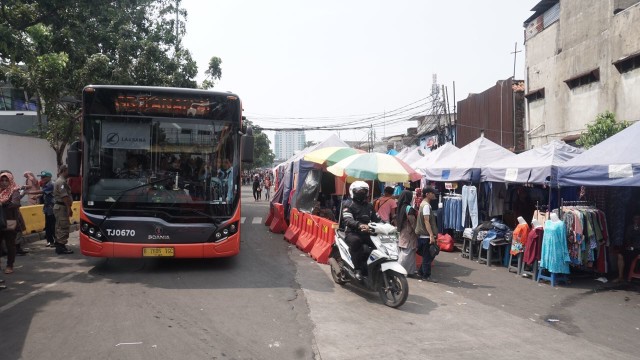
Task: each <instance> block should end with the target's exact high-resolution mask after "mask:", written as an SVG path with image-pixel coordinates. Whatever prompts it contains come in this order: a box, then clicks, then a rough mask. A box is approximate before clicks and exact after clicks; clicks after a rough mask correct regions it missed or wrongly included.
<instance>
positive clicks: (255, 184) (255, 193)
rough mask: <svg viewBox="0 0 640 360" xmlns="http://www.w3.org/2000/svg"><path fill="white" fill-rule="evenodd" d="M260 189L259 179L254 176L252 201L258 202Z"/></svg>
mask: <svg viewBox="0 0 640 360" xmlns="http://www.w3.org/2000/svg"><path fill="white" fill-rule="evenodd" d="M259 189H260V178H259V177H258V175H257V174H256V175H255V176H254V177H253V200H254V201H258V190H259Z"/></svg>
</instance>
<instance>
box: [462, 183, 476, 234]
mask: <svg viewBox="0 0 640 360" xmlns="http://www.w3.org/2000/svg"><path fill="white" fill-rule="evenodd" d="M467 208H469V215H470V216H471V226H472V227H473V228H474V229H475V228H476V227H477V226H478V190H477V189H476V187H475V186H473V185H470V186H467V185H465V186H463V187H462V226H463V227H464V226H465V225H466V224H465V223H466V221H467Z"/></svg>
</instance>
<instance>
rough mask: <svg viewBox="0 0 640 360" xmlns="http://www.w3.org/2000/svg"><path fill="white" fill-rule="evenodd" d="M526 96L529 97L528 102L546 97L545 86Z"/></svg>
mask: <svg viewBox="0 0 640 360" xmlns="http://www.w3.org/2000/svg"><path fill="white" fill-rule="evenodd" d="M524 97H525V98H527V101H528V102H534V101H536V100H541V99H544V88H541V89H537V90H533V91H530V92H529V93H528V94H526V95H525V96H524Z"/></svg>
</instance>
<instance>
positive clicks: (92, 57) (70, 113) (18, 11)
mask: <svg viewBox="0 0 640 360" xmlns="http://www.w3.org/2000/svg"><path fill="white" fill-rule="evenodd" d="M176 12H178V13H179V18H180V19H185V21H186V16H187V13H186V11H185V10H184V9H180V0H122V1H115V2H114V1H90V0H40V1H31V0H11V1H2V2H1V3H0V35H1V36H0V76H2V77H3V78H4V79H5V80H9V81H10V82H11V83H12V84H13V85H14V86H16V87H18V88H22V89H24V90H25V91H27V93H28V94H29V96H35V97H36V98H37V99H39V101H40V103H39V105H40V106H39V109H38V110H39V111H38V119H39V126H38V128H37V129H36V133H37V134H38V135H39V136H41V137H44V138H46V139H47V140H48V141H49V144H50V145H51V147H52V148H53V149H54V151H55V152H56V160H57V162H58V164H59V165H60V164H61V163H62V155H63V153H64V150H65V148H66V146H67V145H68V144H69V143H70V142H72V141H74V140H75V139H77V137H78V134H79V119H80V111H81V109H80V106H79V105H80V104H79V100H78V99H79V98H80V96H81V93H82V88H83V87H84V86H85V85H87V84H121V85H148V86H176V87H187V88H196V87H198V84H197V83H196V81H195V80H194V78H195V76H196V75H197V73H198V69H197V66H196V63H195V61H193V59H192V57H191V54H190V53H189V51H188V50H186V49H183V48H182V46H181V43H180V39H181V38H182V37H183V36H184V34H185V25H184V22H183V21H181V20H177V21H176ZM220 62H221V61H220ZM214 75H215V74H214ZM220 75H221V72H219V73H218V77H217V78H218V79H219V78H220V77H219V76H220ZM45 116H46V123H45V122H44V121H43V118H44V117H45Z"/></svg>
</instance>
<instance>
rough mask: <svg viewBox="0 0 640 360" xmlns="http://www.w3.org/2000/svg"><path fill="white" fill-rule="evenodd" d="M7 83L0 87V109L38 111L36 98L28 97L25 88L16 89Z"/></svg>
mask: <svg viewBox="0 0 640 360" xmlns="http://www.w3.org/2000/svg"><path fill="white" fill-rule="evenodd" d="M6 86H10V85H7V84H3V86H2V87H0V111H3V110H4V111H36V110H37V105H36V100H35V99H27V95H26V93H25V92H24V91H23V90H19V89H15V88H12V87H6Z"/></svg>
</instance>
